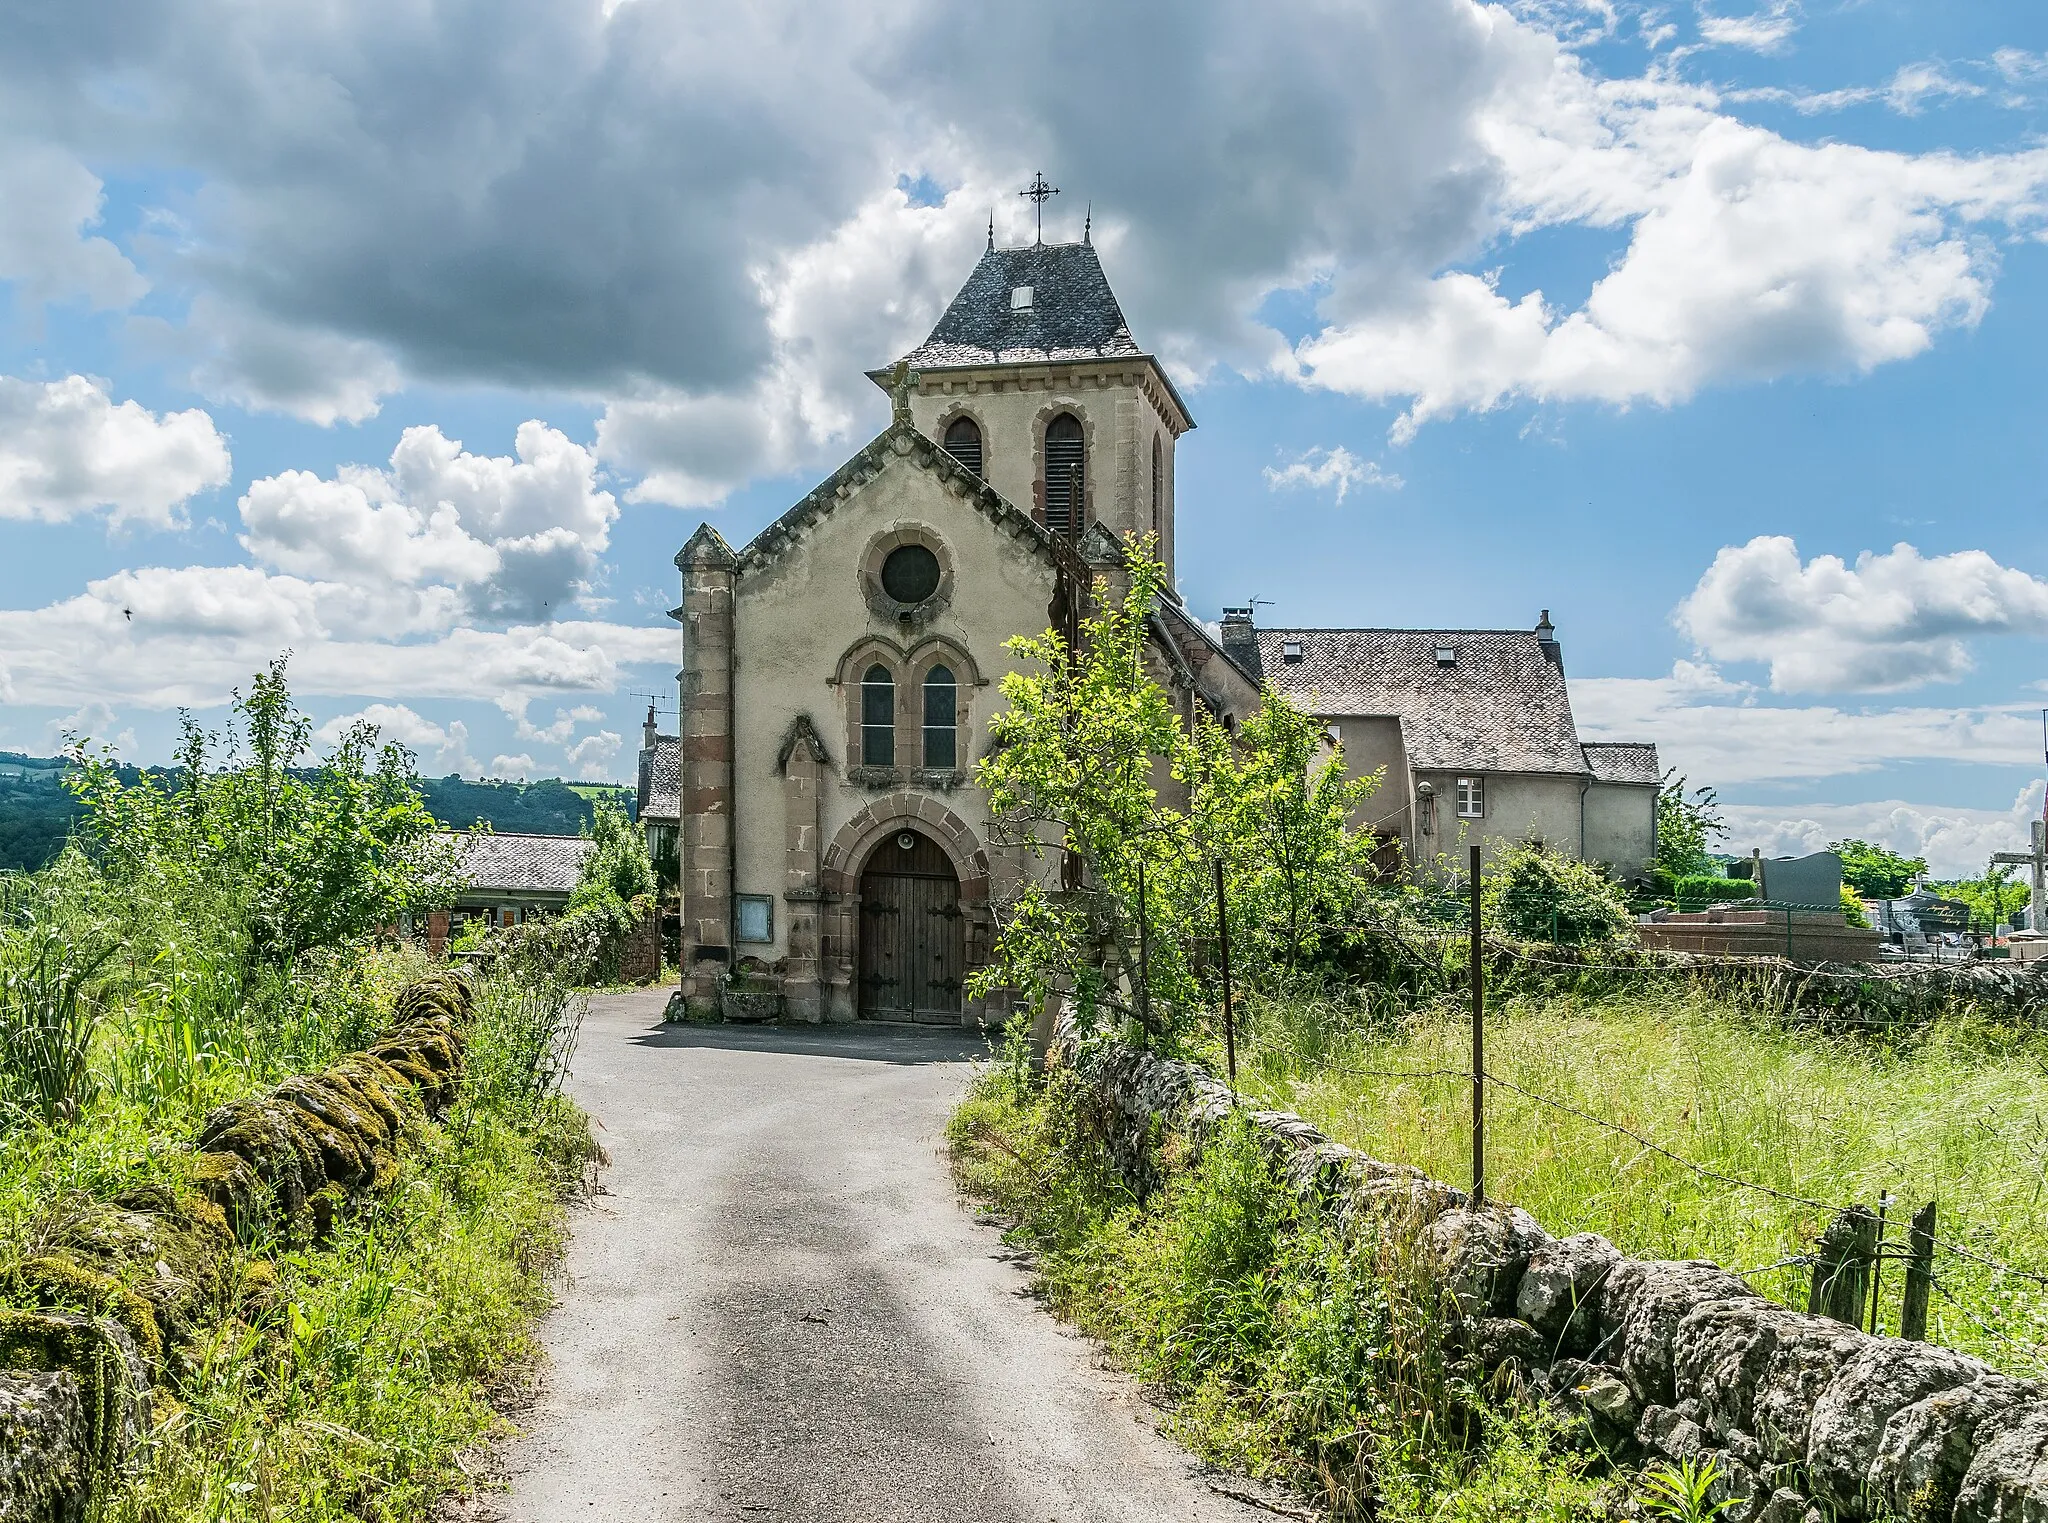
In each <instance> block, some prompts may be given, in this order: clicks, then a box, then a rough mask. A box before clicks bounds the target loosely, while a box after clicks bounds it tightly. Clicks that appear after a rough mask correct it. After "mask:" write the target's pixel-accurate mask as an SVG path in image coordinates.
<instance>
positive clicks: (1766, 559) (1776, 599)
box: [1675, 535, 2048, 693]
mask: <svg viewBox="0 0 2048 1523" xmlns="http://www.w3.org/2000/svg"><path fill="white" fill-rule="evenodd" d="M1675 617H1676V619H1677V622H1678V626H1679V628H1680V629H1681V630H1683V631H1684V632H1685V633H1686V635H1687V636H1689V637H1690V638H1691V640H1692V642H1693V643H1694V645H1695V646H1697V647H1698V648H1699V650H1700V651H1701V652H1703V653H1704V654H1706V655H1708V656H1710V657H1712V658H1714V659H1715V660H1717V661H1757V662H1763V663H1766V664H1768V666H1769V667H1770V673H1771V686H1772V688H1774V689H1775V690H1777V691H1779V692H1795V693H1796V692H1883V691H1888V690H1896V689H1900V688H1909V687H1916V686H1918V685H1920V684H1922V683H1926V682H1939V681H1954V680H1955V679H1957V678H1959V677H1961V676H1963V675H1964V674H1965V673H1967V672H1968V671H1969V670H1970V668H1971V664H1972V663H1971V657H1970V645H1969V642H1970V641H1971V640H1972V639H1973V638H1977V637H1982V636H1987V635H2010V634H2021V635H2034V636H2042V635H2048V580H2043V579H2041V578H2038V577H2034V576H2031V575H2029V574H2028V573H2026V572H2024V571H2020V570H2017V569H2015V568H2013V567H2010V566H2002V565H2000V564H1999V563H1998V562H1997V561H1995V560H1993V559H1992V558H1991V556H1989V555H1987V554H1986V553H1985V552H1983V551H1982V550H1964V551H1958V552H1956V553H1955V554H1952V555H1937V556H1933V557H1927V556H1923V555H1921V554H1920V552H1919V551H1918V550H1916V549H1914V548H1913V547H1912V546H1911V545H1907V544H1900V545H1894V546H1893V547H1892V548H1891V549H1890V550H1889V551H1886V552H1884V553H1882V554H1876V553H1873V552H1871V551H1865V552H1863V553H1862V554H1861V555H1859V556H1858V557H1857V558H1856V561H1855V563H1854V564H1853V565H1851V564H1849V563H1847V562H1845V561H1843V560H1842V559H1841V558H1840V557H1839V556H1833V555H1818V556H1815V557H1814V558H1813V559H1812V560H1811V561H1805V562H1802V561H1801V560H1800V558H1799V547H1798V546H1797V545H1796V544H1795V543H1794V542H1793V541H1792V539H1790V538H1789V537H1787V536H1784V535H1760V536H1759V537H1757V538H1755V539H1752V540H1751V541H1749V543H1747V544H1745V545H1730V546H1728V547H1726V548H1724V549H1723V550H1722V551H1721V552H1720V553H1719V554H1718V555H1716V556H1715V557H1714V563H1713V564H1712V565H1711V566H1709V567H1708V568H1707V571H1706V574H1705V575H1704V576H1702V577H1701V578H1700V581H1699V585H1698V586H1697V587H1695V588H1694V589H1693V591H1692V593H1691V594H1690V595H1689V596H1688V597H1687V598H1686V599H1685V601H1684V602H1682V603H1680V604H1679V605H1678V609H1677V613H1676V615H1675Z"/></svg>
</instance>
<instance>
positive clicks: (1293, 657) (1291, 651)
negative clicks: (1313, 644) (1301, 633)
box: [1280, 640, 1301, 666]
mask: <svg viewBox="0 0 2048 1523" xmlns="http://www.w3.org/2000/svg"><path fill="white" fill-rule="evenodd" d="M1280 659H1281V660H1282V661H1285V662H1286V663H1287V664H1288V665H1290V666H1292V665H1293V664H1294V663H1296V662H1298V661H1299V660H1301V642H1300V641H1299V640H1282V641H1281V642H1280Z"/></svg>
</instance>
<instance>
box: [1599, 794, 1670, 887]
mask: <svg viewBox="0 0 2048 1523" xmlns="http://www.w3.org/2000/svg"><path fill="white" fill-rule="evenodd" d="M1656 852H1657V790H1656V789H1655V788H1651V787H1648V786H1644V785H1641V784H1636V783H1598V782H1596V783H1594V784H1593V786H1592V787H1590V788H1589V789H1587V790H1586V858H1587V860H1588V861H1591V862H1604V863H1606V864H1607V865H1608V866H1609V867H1611V868H1613V869H1614V870H1615V872H1616V873H1618V874H1620V875H1621V876H1622V877H1624V878H1626V877H1631V876H1633V875H1634V874H1636V873H1639V872H1641V871H1642V870H1643V869H1644V868H1645V867H1648V866H1649V865H1650V859H1651V858H1652V857H1654V856H1655V855H1656Z"/></svg>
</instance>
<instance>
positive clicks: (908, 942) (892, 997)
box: [860, 830, 967, 1024]
mask: <svg viewBox="0 0 2048 1523" xmlns="http://www.w3.org/2000/svg"><path fill="white" fill-rule="evenodd" d="M966 970H967V919H966V916H965V915H963V914H962V913H961V910H960V880H959V878H958V877H957V876H956V875H955V874H954V872H953V864H952V863H951V862H950V861H948V860H947V857H946V854H945V852H943V851H941V850H940V849H939V845H938V843H937V842H936V841H934V840H932V839H931V838H930V837H929V836H927V835H925V834H923V833H922V832H921V831H916V830H902V831H898V832H897V833H896V834H895V835H892V836H890V837H888V838H887V839H885V840H884V841H883V842H882V843H881V845H879V846H877V847H876V848H875V849H874V852H873V854H872V855H870V856H869V858H868V861H867V866H866V867H865V868H864V869H863V870H862V872H861V878H860V1013H861V1015H862V1016H863V1017H864V1018H866V1019H868V1020H873V1021H943V1022H946V1023H948V1024H951V1023H953V1022H956V1021H958V1020H959V1019H960V992H961V990H960V986H961V981H962V980H963V979H964V978H965V977H966V976H967V973H966Z"/></svg>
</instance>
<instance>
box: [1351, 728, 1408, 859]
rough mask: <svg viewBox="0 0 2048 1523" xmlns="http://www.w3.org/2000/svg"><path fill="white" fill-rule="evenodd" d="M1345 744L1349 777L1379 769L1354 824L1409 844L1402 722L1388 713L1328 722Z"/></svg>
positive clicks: (1406, 762) (1405, 758)
mask: <svg viewBox="0 0 2048 1523" xmlns="http://www.w3.org/2000/svg"><path fill="white" fill-rule="evenodd" d="M1330 724H1331V727H1332V728H1333V729H1335V730H1336V731H1337V738H1338V739H1339V740H1340V741H1341V742H1343V745H1344V770H1345V771H1346V772H1347V773H1349V774H1350V775H1351V776H1352V777H1364V776H1366V775H1368V774H1370V773H1373V772H1382V773H1383V776H1382V777H1381V778H1380V785H1379V787H1378V788H1376V789H1375V790H1373V792H1372V794H1371V795H1370V796H1369V797H1368V798H1367V799H1366V801H1365V803H1364V804H1363V805H1362V806H1361V807H1360V808H1359V809H1358V810H1356V811H1355V812H1354V813H1353V815H1352V823H1353V824H1354V825H1364V826H1370V827H1371V828H1372V829H1373V830H1375V831H1377V832H1378V833H1379V834H1381V835H1383V836H1399V837H1401V838H1402V840H1403V841H1404V842H1407V843H1409V844H1410V849H1411V851H1412V837H1413V834H1414V829H1415V825H1414V816H1413V812H1412V807H1411V806H1412V804H1413V800H1414V778H1413V777H1412V776H1410V774H1409V771H1408V751H1407V748H1406V747H1405V746H1404V745H1403V744H1402V743H1401V721H1400V720H1399V719H1397V718H1395V717H1394V716H1393V715H1391V714H1350V715H1345V716H1343V717H1341V718H1337V719H1333V720H1331V721H1330Z"/></svg>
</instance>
